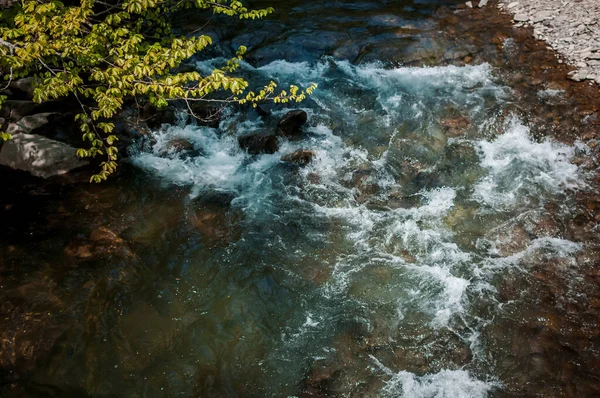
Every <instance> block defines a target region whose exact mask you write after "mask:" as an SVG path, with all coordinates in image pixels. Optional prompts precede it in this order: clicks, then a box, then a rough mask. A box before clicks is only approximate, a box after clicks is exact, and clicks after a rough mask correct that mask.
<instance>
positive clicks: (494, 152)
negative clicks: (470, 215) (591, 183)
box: [473, 118, 583, 210]
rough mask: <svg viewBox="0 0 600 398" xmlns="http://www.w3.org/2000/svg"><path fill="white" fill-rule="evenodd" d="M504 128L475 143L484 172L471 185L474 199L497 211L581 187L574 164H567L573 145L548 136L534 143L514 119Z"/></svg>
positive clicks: (527, 132)
mask: <svg viewBox="0 0 600 398" xmlns="http://www.w3.org/2000/svg"><path fill="white" fill-rule="evenodd" d="M504 130H505V132H504V134H501V135H499V136H498V137H497V138H496V139H494V140H493V141H485V140H484V141H480V142H479V143H478V149H479V155H480V158H481V166H482V167H484V168H485V169H486V170H487V171H488V175H487V176H486V177H484V178H483V179H481V180H480V181H479V182H478V183H477V184H476V185H475V187H474V192H473V198H474V199H475V200H477V201H478V202H480V203H481V204H483V205H486V206H489V207H491V208H493V209H499V210H501V209H502V208H505V207H514V206H516V205H517V204H519V202H522V203H527V202H528V201H529V200H532V199H539V198H544V197H547V196H549V195H555V194H557V193H561V192H564V191H565V190H568V189H576V188H579V187H582V186H583V182H582V181H581V179H580V177H579V172H578V169H577V166H575V165H574V164H572V163H570V160H571V159H572V157H573V154H574V149H573V147H570V146H568V145H564V144H560V143H557V142H554V141H552V140H549V139H546V140H544V141H542V142H535V141H534V140H533V139H532V138H531V136H530V134H529V129H528V128H527V127H526V126H525V125H523V124H522V123H521V122H520V121H519V120H517V119H516V118H512V119H510V121H509V122H508V123H507V124H506V126H505V127H504Z"/></svg>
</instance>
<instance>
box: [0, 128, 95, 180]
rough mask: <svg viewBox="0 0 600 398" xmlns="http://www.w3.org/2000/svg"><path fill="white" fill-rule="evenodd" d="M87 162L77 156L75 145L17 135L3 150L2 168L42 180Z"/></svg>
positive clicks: (22, 134) (23, 134) (32, 136)
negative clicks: (19, 171) (22, 171)
mask: <svg viewBox="0 0 600 398" xmlns="http://www.w3.org/2000/svg"><path fill="white" fill-rule="evenodd" d="M87 163H88V162H87V161H85V160H83V159H80V158H78V157H77V150H76V149H75V148H73V147H72V146H69V145H67V144H64V143H62V142H58V141H55V140H51V139H50V138H46V137H42V136H40V135H36V134H25V133H17V134H14V135H13V139H12V140H9V141H7V142H5V143H4V145H3V146H2V149H1V150H0V165H2V166H9V167H12V168H14V169H18V170H24V171H27V172H29V173H31V174H33V175H34V176H36V177H42V178H48V177H52V176H54V175H59V174H64V173H67V172H69V171H71V170H73V169H76V168H77V167H81V166H85V165H86V164H87Z"/></svg>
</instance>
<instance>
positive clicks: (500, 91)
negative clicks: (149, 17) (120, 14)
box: [0, 0, 600, 398]
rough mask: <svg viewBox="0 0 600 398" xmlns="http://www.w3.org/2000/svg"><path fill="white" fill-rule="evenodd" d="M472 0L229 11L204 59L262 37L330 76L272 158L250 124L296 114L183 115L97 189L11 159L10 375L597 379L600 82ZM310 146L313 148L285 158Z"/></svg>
mask: <svg viewBox="0 0 600 398" xmlns="http://www.w3.org/2000/svg"><path fill="white" fill-rule="evenodd" d="M262 3H263V2H262V1H255V2H252V4H253V5H255V6H261V5H262ZM271 3H272V2H271ZM457 4H458V3H457V2H451V1H446V2H444V1H434V0H429V1H427V0H425V1H424V0H414V1H408V0H403V1H331V2H318V1H289V2H285V3H284V2H281V4H273V5H274V6H275V7H276V12H275V14H274V15H273V16H272V17H270V18H269V19H268V20H265V21H261V22H255V23H252V24H247V23H242V22H240V23H239V24H237V23H236V24H232V25H221V23H220V20H219V19H217V20H216V21H213V22H212V23H211V24H209V25H208V26H207V28H206V29H208V31H209V32H210V34H211V35H212V36H213V37H214V40H215V46H214V49H213V50H211V52H210V56H209V57H205V58H199V59H194V60H193V61H192V62H191V64H192V65H193V66H194V67H195V68H196V69H197V70H199V71H201V72H204V73H207V72H210V71H211V70H212V69H213V68H214V67H215V66H218V65H221V64H222V63H223V62H224V60H225V57H228V56H230V55H231V54H232V52H233V51H234V49H235V48H236V46H237V45H240V44H246V45H248V46H249V47H250V52H249V55H248V58H247V60H246V61H245V62H244V63H243V64H242V66H241V73H242V74H243V75H244V76H245V77H247V78H248V79H249V80H250V81H251V82H252V83H253V85H260V84H265V83H266V82H268V81H270V80H274V81H276V82H278V84H279V85H280V86H281V87H284V86H285V85H286V84H292V83H295V84H298V85H300V86H308V85H309V84H311V83H313V82H315V83H318V85H319V86H318V90H316V91H315V93H314V94H313V95H312V96H311V97H310V98H309V99H307V100H306V101H304V102H302V103H301V104H298V105H296V107H297V108H299V109H303V110H305V111H306V112H307V114H308V123H307V125H306V126H305V128H304V133H303V135H302V138H300V139H290V140H288V139H283V140H281V141H280V143H279V144H280V145H279V150H278V151H277V152H275V153H273V154H261V155H249V154H248V153H246V152H245V151H243V150H242V149H240V148H239V145H238V141H237V137H239V136H242V135H244V134H248V133H254V132H268V131H274V129H275V128H276V124H277V121H278V120H279V119H281V118H282V117H283V116H284V115H285V114H286V113H287V112H288V111H289V110H290V109H295V108H293V107H272V109H271V111H272V113H271V115H270V116H269V117H260V116H259V115H258V114H257V113H256V112H255V111H254V110H253V109H251V108H241V107H228V108H225V109H223V110H222V112H221V115H220V120H219V123H218V126H214V125H213V126H206V125H202V124H198V123H195V122H193V121H191V120H190V119H189V118H187V117H186V116H185V115H183V114H182V115H180V117H179V120H178V122H176V123H173V124H170V125H163V126H162V127H161V128H157V129H156V131H154V132H153V137H154V138H153V140H152V141H149V142H144V143H136V144H134V145H132V147H131V148H130V149H129V155H130V156H129V157H128V159H127V160H126V161H124V162H123V164H122V165H121V171H120V172H119V174H118V175H117V176H116V177H115V178H113V179H111V180H110V181H109V182H107V183H104V184H100V185H90V184H87V183H85V182H80V180H78V179H77V178H78V177H77V173H75V176H74V177H71V179H62V180H61V179H55V180H49V181H47V182H45V183H40V182H39V181H38V180H33V179H28V178H27V177H24V176H22V175H20V174H16V175H14V176H12V175H11V174H8V176H7V177H6V181H7V182H6V186H7V187H10V189H7V190H5V191H3V192H2V195H1V196H2V197H1V198H0V200H1V201H2V202H1V203H2V206H1V209H0V216H1V217H3V220H4V221H3V222H2V231H1V232H0V234H1V236H2V241H1V243H0V255H1V257H0V270H1V271H2V272H1V274H0V277H1V280H0V301H1V304H0V315H2V319H4V321H2V322H3V326H2V329H3V330H1V331H0V332H1V333H2V334H1V344H2V346H1V347H2V350H1V354H0V355H1V356H2V358H1V361H0V364H1V365H2V366H1V367H0V381H1V380H4V381H5V382H4V383H3V387H0V393H3V394H5V395H6V396H56V397H64V396H73V397H83V396H90V397H112V396H118V397H138V396H139V397H141V396H143V397H178V396H181V397H190V396H194V397H195V396H201V397H213V396H214V397H234V396H239V397H265V396H272V397H292V396H297V397H311V396H316V397H320V396H323V397H324V396H335V397H338V396H339V397H365V396H369V397H378V396H379V397H408V398H412V397H424V398H425V397H431V398H433V397H469V398H471V397H472V398H483V397H512V396H565V397H566V396H573V397H575V396H578V397H583V396H594V395H596V394H599V393H600V384H599V383H598V381H597V372H598V369H599V368H598V367H597V366H598V365H599V358H600V354H599V352H598V349H599V347H600V346H599V344H598V343H599V340H598V339H599V335H598V330H599V328H598V326H599V325H598V319H599V318H598V308H599V307H600V292H598V288H597V285H598V284H597V278H598V273H597V271H595V264H596V263H597V261H598V260H597V256H598V250H597V249H598V242H597V237H596V235H597V233H596V230H595V227H596V222H597V221H596V216H595V214H596V208H597V201H596V199H595V193H596V187H597V178H596V177H595V176H596V174H595V168H596V164H595V156H596V152H595V149H594V148H595V145H591V143H592V142H595V139H590V138H589V137H588V138H587V139H585V138H582V137H581V136H582V135H584V133H585V132H586V131H588V130H590V131H591V130H593V129H595V128H596V126H597V123H598V116H597V109H598V104H599V103H600V101H599V100H598V95H597V94H594V92H593V91H589V90H592V89H588V88H581V87H580V86H575V85H574V83H567V82H566V81H565V80H564V78H561V77H560V76H562V75H561V71H562V70H563V69H562V68H565V66H564V65H560V64H558V63H557V62H556V61H553V60H552V54H551V53H550V52H549V51H548V50H546V49H545V48H544V46H543V44H540V43H537V42H533V40H531V39H528V38H527V36H526V35H525V34H523V33H522V32H518V31H516V30H513V29H512V27H511V26H510V24H509V23H508V21H509V20H508V19H507V18H506V17H503V16H502V15H497V11H495V10H491V9H482V10H464V9H457V8H456V5H457ZM185 23H187V24H189V25H190V26H198V25H200V24H201V23H202V18H201V17H200V16H198V17H196V16H193V15H192V16H188V20H186V22H185ZM586 90H588V91H586ZM590 93H591V94H590ZM594 112H596V113H594ZM594 118H595V119H594ZM174 140H179V141H180V142H181V141H185V142H188V143H190V144H191V147H193V148H188V150H184V151H178V150H173V148H172V145H171V143H172V142H174ZM299 149H304V150H310V151H313V153H314V156H313V159H312V161H311V162H310V163H309V164H308V165H306V166H304V167H300V166H297V165H293V164H289V163H287V162H283V161H282V160H281V157H282V156H283V155H285V154H288V153H292V152H294V151H296V150H299ZM81 179H85V176H82V178H81Z"/></svg>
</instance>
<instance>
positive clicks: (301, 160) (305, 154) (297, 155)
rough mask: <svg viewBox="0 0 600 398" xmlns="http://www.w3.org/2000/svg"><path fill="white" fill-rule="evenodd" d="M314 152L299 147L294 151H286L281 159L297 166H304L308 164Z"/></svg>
mask: <svg viewBox="0 0 600 398" xmlns="http://www.w3.org/2000/svg"><path fill="white" fill-rule="evenodd" d="M314 156H315V153H314V152H313V151H310V150H304V149H299V150H297V151H296V152H292V153H288V154H286V155H283V156H282V157H281V160H282V161H284V162H288V163H291V164H294V165H297V166H306V165H307V164H309V163H310V162H311V161H312V159H313V157H314Z"/></svg>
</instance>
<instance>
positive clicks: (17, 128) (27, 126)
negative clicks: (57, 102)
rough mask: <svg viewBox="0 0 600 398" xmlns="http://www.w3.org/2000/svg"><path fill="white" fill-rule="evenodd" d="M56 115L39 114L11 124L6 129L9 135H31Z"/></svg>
mask: <svg viewBox="0 0 600 398" xmlns="http://www.w3.org/2000/svg"><path fill="white" fill-rule="evenodd" d="M52 115H55V113H37V114H35V115H29V116H25V117H23V118H21V119H20V120H19V121H17V122H14V123H10V124H9V125H8V127H7V129H6V132H7V133H9V134H13V135H14V134H19V133H26V134H28V133H31V132H32V131H33V130H35V129H38V128H40V127H42V126H44V125H46V124H48V123H49V122H50V120H49V118H50V117H51V116H52Z"/></svg>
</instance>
